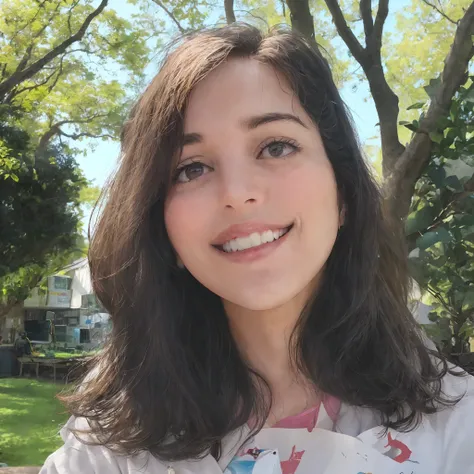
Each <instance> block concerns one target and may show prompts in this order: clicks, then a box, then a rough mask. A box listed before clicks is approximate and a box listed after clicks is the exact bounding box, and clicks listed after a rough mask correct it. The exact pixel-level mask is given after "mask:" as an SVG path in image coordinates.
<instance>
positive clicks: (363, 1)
mask: <svg viewBox="0 0 474 474" xmlns="http://www.w3.org/2000/svg"><path fill="white" fill-rule="evenodd" d="M359 11H360V16H361V17H362V21H363V23H364V32H365V38H366V39H368V38H371V36H372V33H373V32H374V20H373V18H372V0H360V4H359ZM366 45H367V42H366Z"/></svg>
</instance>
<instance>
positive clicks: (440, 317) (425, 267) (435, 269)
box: [406, 78, 474, 353]
mask: <svg viewBox="0 0 474 474" xmlns="http://www.w3.org/2000/svg"><path fill="white" fill-rule="evenodd" d="M409 125H412V126H413V124H409ZM438 125H439V128H438V131H437V132H436V133H434V134H433V137H432V139H433V141H434V147H433V157H432V159H431V161H430V163H429V165H428V167H427V168H426V170H425V172H424V173H423V175H422V177H421V178H420V179H419V180H418V183H417V185H416V190H415V195H414V199H413V203H412V207H411V213H410V215H409V217H408V219H407V223H406V234H407V238H408V241H409V244H410V247H411V253H410V263H411V266H412V270H413V274H414V276H415V278H416V279H417V281H418V283H419V284H420V286H421V288H422V289H424V290H426V291H427V292H428V293H427V295H426V297H425V301H426V302H427V303H428V304H430V305H432V307H433V311H432V313H431V315H430V318H431V320H432V321H434V322H436V323H437V325H436V326H435V330H434V331H433V328H429V331H430V335H431V336H432V337H433V338H434V339H435V341H436V342H437V343H438V344H439V345H440V346H441V347H442V348H443V350H444V351H446V352H448V353H449V352H451V351H455V352H465V351H468V350H469V348H468V342H469V338H470V337H473V336H474V83H473V78H471V79H469V80H468V82H467V83H466V84H465V86H464V87H462V88H461V90H460V91H459V92H458V93H457V94H456V97H455V99H454V100H453V103H452V105H451V109H450V115H449V117H444V118H443V119H441V120H440V121H439V124H438Z"/></svg>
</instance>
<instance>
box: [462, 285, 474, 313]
mask: <svg viewBox="0 0 474 474" xmlns="http://www.w3.org/2000/svg"><path fill="white" fill-rule="evenodd" d="M468 308H474V288H472V289H469V290H468V291H467V292H466V295H465V296H464V300H463V302H462V309H463V311H465V310H467V309H468Z"/></svg>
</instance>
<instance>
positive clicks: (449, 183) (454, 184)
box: [444, 176, 464, 192]
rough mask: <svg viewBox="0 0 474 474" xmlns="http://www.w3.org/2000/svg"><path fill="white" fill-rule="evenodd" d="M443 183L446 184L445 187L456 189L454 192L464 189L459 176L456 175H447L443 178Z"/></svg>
mask: <svg viewBox="0 0 474 474" xmlns="http://www.w3.org/2000/svg"><path fill="white" fill-rule="evenodd" d="M444 184H445V185H446V187H447V188H449V189H451V190H452V191H456V192H462V191H464V186H463V185H462V184H461V181H459V178H458V177H457V176H448V177H447V178H446V179H445V180H444Z"/></svg>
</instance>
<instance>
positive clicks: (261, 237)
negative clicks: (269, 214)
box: [222, 228, 288, 253]
mask: <svg viewBox="0 0 474 474" xmlns="http://www.w3.org/2000/svg"><path fill="white" fill-rule="evenodd" d="M287 232H288V228H286V229H280V230H274V231H271V230H266V231H264V232H262V233H258V232H254V233H252V234H250V235H248V236H247V237H237V238H236V239H232V240H230V241H229V242H226V243H225V244H224V245H223V246H222V248H223V250H224V252H228V253H229V252H238V251H242V250H247V249H250V248H252V247H258V246H259V245H262V244H268V243H270V242H273V241H274V240H278V239H279V238H280V237H281V236H282V235H285V234H286V233H287Z"/></svg>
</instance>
